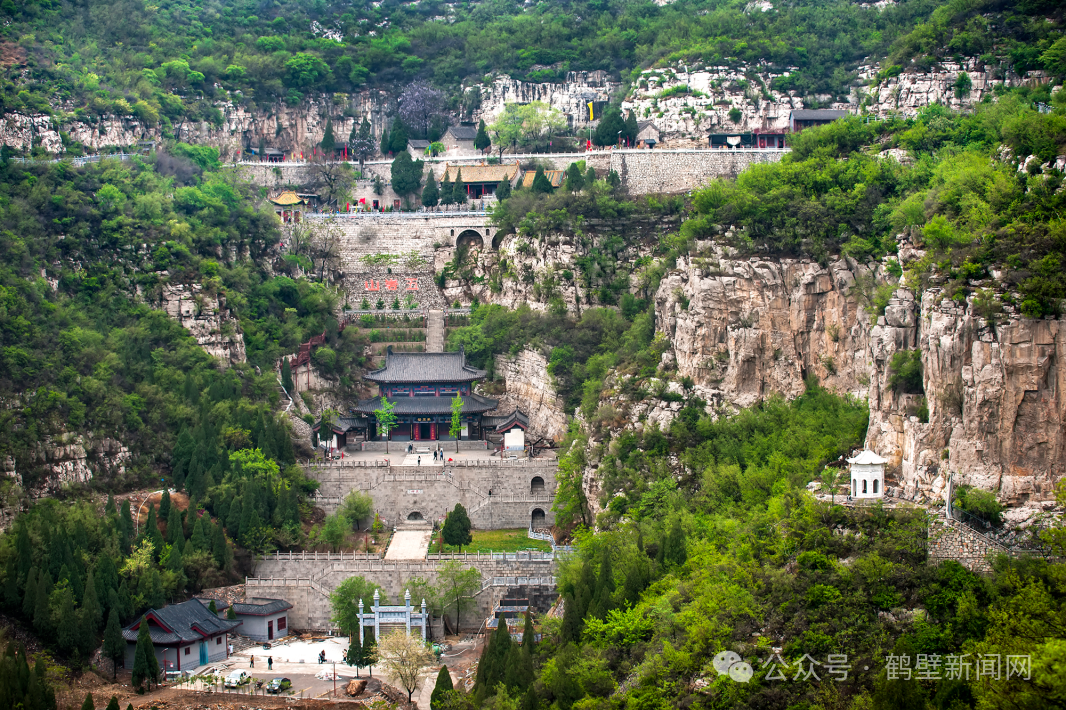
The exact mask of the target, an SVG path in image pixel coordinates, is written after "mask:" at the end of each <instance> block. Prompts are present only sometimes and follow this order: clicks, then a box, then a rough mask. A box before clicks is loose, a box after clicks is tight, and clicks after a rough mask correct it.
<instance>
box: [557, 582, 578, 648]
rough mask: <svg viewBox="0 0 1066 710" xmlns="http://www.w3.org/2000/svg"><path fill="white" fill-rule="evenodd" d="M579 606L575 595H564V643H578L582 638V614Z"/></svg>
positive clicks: (562, 632) (562, 630)
mask: <svg viewBox="0 0 1066 710" xmlns="http://www.w3.org/2000/svg"><path fill="white" fill-rule="evenodd" d="M579 606H580V605H579V602H578V600H577V597H576V596H575V595H573V594H565V595H563V625H562V629H561V631H560V633H561V635H562V637H563V643H577V642H579V641H580V640H581V627H582V620H581V617H582V614H581V610H580V608H579Z"/></svg>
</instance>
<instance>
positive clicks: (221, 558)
mask: <svg viewBox="0 0 1066 710" xmlns="http://www.w3.org/2000/svg"><path fill="white" fill-rule="evenodd" d="M214 528H215V533H214V535H213V536H212V537H213V539H212V542H211V553H212V554H213V555H214V556H215V563H216V564H217V565H218V567H219V569H221V570H222V571H223V572H225V571H226V570H227V569H229V563H230V562H231V561H232V560H233V551H232V550H230V546H229V542H227V540H226V533H225V531H223V530H222V526H221V525H215V526H214Z"/></svg>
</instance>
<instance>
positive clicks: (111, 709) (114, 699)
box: [105, 695, 119, 710]
mask: <svg viewBox="0 0 1066 710" xmlns="http://www.w3.org/2000/svg"><path fill="white" fill-rule="evenodd" d="M105 710H119V706H118V696H117V695H112V696H111V702H109V703H108V704H107V708H106V709H105Z"/></svg>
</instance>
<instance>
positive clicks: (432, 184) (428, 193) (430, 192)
mask: <svg viewBox="0 0 1066 710" xmlns="http://www.w3.org/2000/svg"><path fill="white" fill-rule="evenodd" d="M439 202H440V190H438V189H437V179H436V178H435V177H433V174H432V173H430V175H429V178H428V179H427V180H426V186H425V187H424V188H422V206H423V207H436V206H437V203H439Z"/></svg>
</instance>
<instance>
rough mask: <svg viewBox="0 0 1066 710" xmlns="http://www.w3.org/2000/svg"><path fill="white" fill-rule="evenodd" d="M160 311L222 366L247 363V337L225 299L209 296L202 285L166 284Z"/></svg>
mask: <svg viewBox="0 0 1066 710" xmlns="http://www.w3.org/2000/svg"><path fill="white" fill-rule="evenodd" d="M161 307H162V309H163V310H165V311H166V312H167V315H169V316H170V317H171V318H173V319H174V320H177V321H179V322H180V323H181V325H182V326H183V327H184V328H185V329H186V330H187V331H189V333H190V334H191V335H192V336H193V337H194V338H196V342H197V343H199V344H200V347H202V348H203V349H204V350H205V351H207V353H208V354H209V355H213V356H215V357H217V358H219V359H220V360H221V361H222V362H223V363H231V362H244V361H245V359H246V355H245V350H244V336H243V335H242V334H241V327H240V324H239V323H238V322H237V319H236V318H235V317H234V316H233V314H232V312H230V310H229V309H228V308H227V307H226V299H225V297H224V296H219V295H213V294H210V293H207V292H205V291H204V290H203V287H202V286H201V285H200V284H191V285H184V284H166V285H164V286H163V298H162V304H161Z"/></svg>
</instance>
